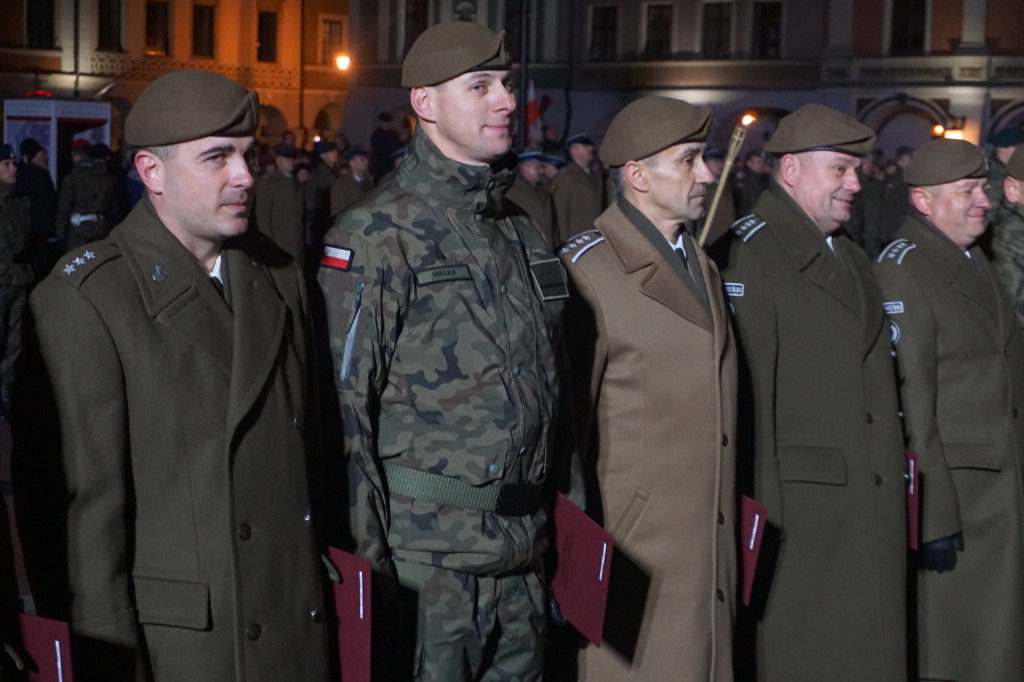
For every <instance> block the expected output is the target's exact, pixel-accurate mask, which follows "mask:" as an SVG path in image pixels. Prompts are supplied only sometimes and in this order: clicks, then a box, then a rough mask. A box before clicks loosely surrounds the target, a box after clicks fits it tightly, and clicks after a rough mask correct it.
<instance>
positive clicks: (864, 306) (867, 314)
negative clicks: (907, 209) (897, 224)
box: [833, 233, 886, 356]
mask: <svg viewBox="0 0 1024 682" xmlns="http://www.w3.org/2000/svg"><path fill="white" fill-rule="evenodd" d="M833 243H834V244H835V246H836V253H838V254H839V256H840V257H841V258H842V259H843V263H845V264H846V265H847V268H848V269H849V273H850V276H851V277H852V278H853V281H854V284H855V286H856V289H857V295H858V297H859V300H860V303H859V309H860V317H861V320H862V321H863V324H862V325H861V328H862V329H863V330H864V336H863V346H862V347H863V348H864V355H865V356H866V355H867V354H868V353H870V352H871V349H872V348H874V347H875V343H876V342H877V341H878V335H879V333H880V332H881V329H882V326H883V325H884V324H885V319H886V318H885V306H884V305H883V297H882V288H881V287H880V286H878V280H876V279H875V277H874V275H873V274H872V272H871V263H870V262H869V261H868V259H867V256H866V255H865V254H864V252H863V251H861V250H860V248H858V247H856V246H854V244H853V242H852V241H850V238H849V237H847V236H845V235H839V234H838V233H837V234H836V238H835V239H834V240H833Z"/></svg>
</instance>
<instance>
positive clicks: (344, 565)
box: [327, 547, 371, 682]
mask: <svg viewBox="0 0 1024 682" xmlns="http://www.w3.org/2000/svg"><path fill="white" fill-rule="evenodd" d="M327 556H328V557H329V558H330V559H331V562H332V563H334V566H335V567H336V568H337V569H338V572H339V573H340V574H341V582H340V583H332V585H333V587H334V608H335V611H336V612H337V614H338V657H339V658H340V659H341V680H342V682H370V606H371V601H370V576H371V573H370V562H369V561H368V560H366V559H363V558H362V557H357V556H356V555H354V554H349V553H348V552H343V551H341V550H340V549H335V548H334V547H329V548H328V549H327Z"/></svg>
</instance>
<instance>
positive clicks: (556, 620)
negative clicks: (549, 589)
mask: <svg viewBox="0 0 1024 682" xmlns="http://www.w3.org/2000/svg"><path fill="white" fill-rule="evenodd" d="M548 623H549V624H550V625H551V626H552V627H551V628H549V629H548V634H549V635H551V636H559V637H561V638H562V639H563V641H566V642H570V643H571V644H572V645H573V646H575V647H577V648H579V649H586V648H587V645H588V644H590V641H589V640H588V639H587V638H586V637H584V636H583V633H581V632H580V631H579V630H577V629H576V627H575V626H574V625H573V624H572V623H570V622H569V620H568V619H567V618H566V617H565V616H564V615H562V609H561V607H559V606H558V602H557V601H556V600H555V595H553V594H548Z"/></svg>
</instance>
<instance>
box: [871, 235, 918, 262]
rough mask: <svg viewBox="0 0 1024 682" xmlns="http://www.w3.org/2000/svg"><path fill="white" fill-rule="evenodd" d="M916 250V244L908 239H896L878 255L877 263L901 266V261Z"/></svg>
mask: <svg viewBox="0 0 1024 682" xmlns="http://www.w3.org/2000/svg"><path fill="white" fill-rule="evenodd" d="M916 248H917V244H915V243H914V242H912V241H910V240H909V239H897V240H896V241H894V242H893V243H891V244H889V246H887V247H885V248H884V249H883V250H882V253H880V254H878V262H879V263H885V262H890V263H892V262H895V263H896V265H903V259H904V258H906V256H907V254H908V253H910V252H911V251H913V250H914V249H916Z"/></svg>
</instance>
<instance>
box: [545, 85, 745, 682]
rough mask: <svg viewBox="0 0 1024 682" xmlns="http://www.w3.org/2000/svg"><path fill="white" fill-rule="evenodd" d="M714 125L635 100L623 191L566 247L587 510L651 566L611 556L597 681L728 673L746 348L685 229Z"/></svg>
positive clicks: (622, 145)
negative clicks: (740, 378)
mask: <svg viewBox="0 0 1024 682" xmlns="http://www.w3.org/2000/svg"><path fill="white" fill-rule="evenodd" d="M710 128H711V111H710V110H709V109H708V108H707V107H702V108H700V109H697V108H694V107H693V106H691V105H690V104H688V103H686V102H683V101H681V100H676V99H670V98H666V97H657V96H651V97H644V98H641V99H639V100H636V101H635V102H633V103H631V104H629V105H628V106H626V107H625V108H624V109H623V110H622V111H621V112H619V114H618V115H617V116H616V117H615V119H614V120H613V121H612V123H611V125H610V126H609V128H608V133H607V135H606V136H605V139H604V143H603V144H602V147H601V159H602V160H603V161H604V162H605V163H607V164H608V165H609V166H610V167H611V168H612V178H613V180H614V181H615V183H616V186H617V188H618V190H619V192H618V196H619V198H618V200H617V202H616V203H615V204H613V205H612V206H611V207H609V208H608V209H607V210H606V211H605V212H604V213H602V214H601V216H600V217H599V218H598V219H597V222H596V223H595V229H592V230H590V231H588V232H584V233H583V234H581V235H579V236H577V237H576V238H574V239H573V240H571V241H570V242H569V243H568V244H566V245H565V246H564V247H563V248H562V250H561V254H560V255H561V258H562V261H563V262H564V263H565V266H566V268H567V270H568V272H569V276H570V279H571V281H572V283H573V284H574V289H575V296H574V297H573V298H572V299H571V301H570V306H569V313H568V319H567V321H566V325H565V328H566V333H567V334H568V335H569V337H568V347H569V349H570V351H569V354H570V361H571V363H572V369H573V384H574V394H575V399H576V405H577V407H578V408H579V413H578V415H577V416H578V418H579V419H578V429H577V437H578V439H579V442H580V445H581V447H582V451H583V453H584V462H585V469H586V472H587V475H588V477H591V478H595V477H596V481H597V483H598V485H599V490H600V493H599V495H596V496H595V498H596V499H588V511H589V512H590V513H591V514H592V515H594V516H596V517H598V518H601V519H603V521H604V524H605V526H606V528H607V529H608V530H609V531H610V532H611V533H612V535H613V536H614V538H615V543H616V549H617V550H620V551H621V552H622V553H623V555H624V556H625V557H627V558H628V562H629V563H631V564H632V565H634V566H636V567H638V568H639V573H640V574H641V575H642V576H643V577H640V578H639V579H636V578H637V573H636V572H634V571H632V570H626V571H619V572H616V567H617V566H616V563H613V570H612V574H611V583H610V586H609V590H610V596H609V613H608V615H607V618H606V622H607V623H609V626H608V628H609V632H608V633H606V634H607V641H606V642H605V644H604V646H602V647H601V648H597V647H589V648H588V649H586V651H585V652H584V654H583V655H582V661H581V665H580V668H581V673H582V675H581V678H582V679H586V680H587V681H588V682H593V681H595V680H609V681H611V680H616V681H617V680H645V681H650V682H655V681H658V680H675V681H683V682H687V681H697V680H702V681H711V680H717V681H720V682H721V681H727V680H731V679H732V660H731V651H732V624H733V615H734V612H735V590H736V559H735V556H736V552H735V535H734V531H735V516H736V515H735V501H736V498H735V493H734V489H735V476H734V474H735V468H734V456H733V452H734V450H733V448H734V447H735V444H734V442H733V441H734V440H735V438H734V436H735V423H736V355H735V346H734V342H733V338H732V333H731V331H730V325H729V318H728V313H727V309H726V307H725V304H724V303H723V300H722V293H721V290H722V286H721V280H720V279H719V277H718V271H717V269H716V268H715V265H714V263H712V262H711V261H710V260H709V259H708V258H706V257H705V255H704V252H703V251H702V250H701V249H700V247H698V246H696V244H695V242H694V241H693V240H692V239H691V238H690V236H689V235H688V234H687V233H686V231H685V230H684V229H683V227H682V226H683V223H684V222H686V221H692V220H698V219H699V218H700V217H701V215H702V214H703V212H704V206H703V200H704V191H705V188H706V187H707V185H708V184H709V183H710V182H712V180H714V177H713V176H712V175H711V172H710V171H709V170H708V168H707V166H705V165H704V161H703V159H702V156H701V155H702V153H703V151H704V147H705V146H706V145H705V140H706V138H707V134H708V130H709V129H710ZM648 581H649V584H647V583H648ZM645 585H646V587H647V589H646V594H645V589H644V587H645ZM634 619H635V620H637V621H639V627H638V629H637V632H635V633H632V632H623V631H622V628H620V626H621V625H622V624H623V623H624V622H627V621H632V620H634Z"/></svg>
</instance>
